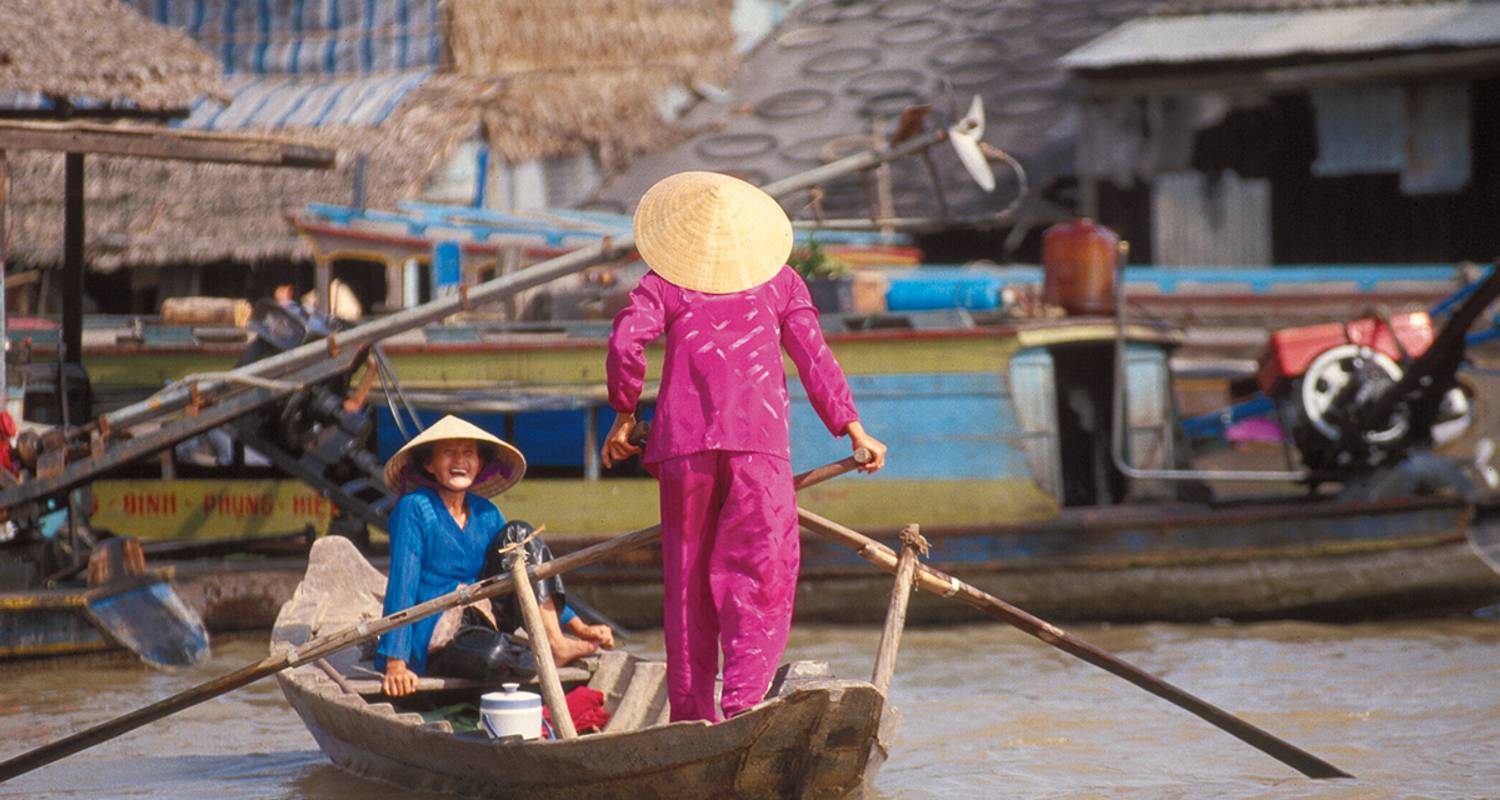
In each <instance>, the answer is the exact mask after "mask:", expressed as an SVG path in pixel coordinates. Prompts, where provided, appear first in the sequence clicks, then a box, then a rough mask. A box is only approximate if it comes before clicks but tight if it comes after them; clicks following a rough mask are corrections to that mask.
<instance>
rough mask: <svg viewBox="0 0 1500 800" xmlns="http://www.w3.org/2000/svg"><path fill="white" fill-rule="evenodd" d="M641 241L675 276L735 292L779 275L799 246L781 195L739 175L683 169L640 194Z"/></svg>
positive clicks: (694, 285) (687, 285) (681, 282)
mask: <svg viewBox="0 0 1500 800" xmlns="http://www.w3.org/2000/svg"><path fill="white" fill-rule="evenodd" d="M635 248H636V249H637V250H639V251H640V253H641V258H643V259H645V260H646V265H647V266H649V267H651V270H652V271H653V272H655V273H656V274H657V275H660V276H662V277H663V278H665V279H666V280H667V281H669V282H671V283H674V284H676V285H678V286H681V287H682V288H684V289H692V290H694V291H699V292H707V293H709V294H728V293H730V292H738V291H742V290H744V289H749V288H751V287H754V286H759V285H761V284H762V283H765V282H766V281H768V280H770V279H771V278H773V277H775V275H776V273H777V272H779V271H780V270H781V267H782V265H784V264H786V259H787V256H789V255H791V252H792V222H791V220H789V219H787V216H786V212H785V211H782V210H781V206H780V205H778V204H777V202H776V200H775V199H773V198H772V197H771V196H770V195H768V194H766V193H765V192H762V191H761V190H760V189H757V188H755V187H754V186H752V185H750V184H748V183H746V182H744V181H742V180H740V179H738V178H731V177H729V176H728V175H720V174H719V173H717V172H679V173H677V174H676V175H672V176H669V177H666V178H663V179H661V180H660V181H658V182H657V183H656V185H655V186H652V187H651V188H650V189H649V190H647V191H646V194H645V195H644V196H642V197H641V202H640V205H638V206H637V207H636V210H635Z"/></svg>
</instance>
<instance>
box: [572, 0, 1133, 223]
mask: <svg viewBox="0 0 1500 800" xmlns="http://www.w3.org/2000/svg"><path fill="white" fill-rule="evenodd" d="M1150 2H1151V0H808V2H803V3H801V4H799V5H798V6H797V7H796V10H795V11H793V12H792V13H791V14H790V15H789V16H788V18H787V19H786V20H785V21H784V22H783V23H782V24H781V25H780V26H779V27H778V28H777V29H776V31H775V32H774V33H773V34H772V35H771V36H770V37H768V38H767V39H766V40H765V41H764V42H762V43H761V44H760V46H758V47H756V48H755V49H754V50H752V51H751V52H750V54H749V55H748V56H747V57H746V60H745V63H744V66H743V67H742V68H741V69H740V72H739V74H738V75H737V76H736V77H735V79H734V81H733V82H732V83H731V84H730V85H729V86H727V87H725V88H726V89H727V91H728V97H727V98H726V99H724V100H723V101H722V102H703V103H700V104H698V105H697V106H696V107H695V108H693V109H691V110H690V111H688V112H687V114H686V116H685V117H684V118H683V119H682V121H681V122H682V125H683V127H684V128H685V129H688V130H695V131H698V133H697V134H695V135H694V136H693V137H692V138H690V139H687V140H686V141H684V142H682V143H681V144H679V145H677V146H674V147H670V148H667V149H665V150H661V151H657V152H654V153H651V154H648V155H645V156H642V157H640V158H638V159H636V160H635V161H634V162H633V163H632V164H631V166H630V167H629V169H628V170H626V172H625V173H623V174H621V175H617V176H615V177H614V178H613V179H611V181H610V183H608V184H607V185H606V186H605V188H604V189H603V190H601V191H600V193H599V195H598V198H597V205H598V206H599V207H601V208H609V209H613V210H619V211H625V212H628V211H629V210H631V208H633V207H634V205H635V202H636V200H637V199H638V198H640V196H641V195H642V194H644V193H645V191H646V190H647V189H648V188H650V186H651V185H652V184H653V183H655V182H656V181H657V180H659V179H660V178H662V177H665V176H666V175H669V174H671V173H673V172H677V171H680V170H684V169H706V170H717V171H724V172H731V173H735V174H738V175H739V176H740V177H742V178H745V179H746V180H749V181H751V182H752V183H757V184H762V183H766V182H769V181H774V180H778V179H780V178H784V177H787V176H789V175H793V174H796V173H799V172H802V171H805V170H808V169H811V168H813V167H816V166H818V165H819V164H822V163H825V162H826V161H829V160H832V159H833V158H834V157H838V156H844V155H848V154H849V153H851V152H855V151H858V150H861V149H865V148H867V147H869V146H870V144H869V143H870V131H871V128H872V124H873V121H874V120H875V119H877V118H878V119H881V120H883V121H884V126H883V128H882V130H884V131H886V132H887V133H888V132H889V129H890V128H891V127H892V125H893V123H894V121H895V119H896V117H897V116H898V115H899V114H900V113H901V110H902V109H903V108H904V107H906V106H908V105H914V104H919V103H932V104H934V106H935V108H936V113H935V114H934V119H933V120H931V123H932V124H934V125H935V124H938V123H939V122H942V121H943V120H944V118H946V116H947V114H948V112H949V111H950V105H951V106H953V108H952V111H955V112H957V113H962V111H963V109H964V108H965V107H967V105H968V103H969V99H970V97H972V96H973V95H975V94H979V95H981V96H983V98H984V106H985V114H986V116H987V118H988V126H987V128H986V132H985V140H986V141H987V142H989V143H990V144H993V145H995V146H998V147H1001V148H1003V149H1005V150H1006V151H1007V152H1009V153H1010V154H1011V155H1013V156H1015V157H1016V158H1017V159H1019V160H1020V162H1021V163H1022V164H1023V165H1025V168H1026V171H1027V173H1028V175H1029V176H1030V178H1031V179H1032V181H1033V184H1032V185H1033V186H1034V187H1041V186H1046V185H1047V184H1048V182H1050V181H1051V180H1053V179H1055V178H1056V176H1057V175H1059V174H1065V173H1068V172H1071V170H1072V168H1073V163H1074V157H1073V143H1074V141H1075V139H1076V135H1077V129H1078V120H1077V114H1076V112H1075V109H1074V107H1073V106H1072V104H1071V102H1070V101H1069V98H1068V95H1067V93H1066V92H1065V90H1064V83H1065V80H1066V78H1067V76H1066V75H1065V74H1064V73H1063V70H1062V69H1061V68H1060V67H1058V65H1057V62H1056V58H1057V56H1058V55H1060V54H1062V53H1066V52H1068V51H1069V50H1072V49H1073V48H1075V47H1077V46H1078V45H1080V44H1082V43H1084V42H1087V41H1088V40H1089V39H1090V38H1092V37H1094V36H1096V35H1098V34H1100V33H1103V32H1104V31H1107V30H1109V29H1111V28H1113V27H1114V26H1115V25H1118V24H1119V23H1120V22H1122V21H1124V20H1127V19H1130V18H1131V17H1133V16H1135V15H1137V14H1140V13H1144V12H1145V11H1146V10H1147V9H1148V8H1149V3H1150ZM932 156H933V160H934V164H935V166H936V169H937V172H938V174H939V176H940V177H941V180H942V183H943V186H944V187H945V188H944V191H945V199H946V202H947V206H948V209H949V212H950V213H951V214H952V215H954V216H963V215H977V214H983V213H992V212H994V211H996V210H998V209H999V208H1001V207H1002V206H1003V205H1004V204H1005V203H1007V202H1009V200H1010V197H1011V195H1010V194H1009V193H1008V192H1007V191H1006V190H1004V189H1002V190H1000V191H997V192H995V193H994V194H986V193H984V192H983V191H982V190H980V189H979V188H978V187H977V186H976V185H975V184H974V183H973V181H972V180H971V179H970V178H969V177H968V176H967V175H968V174H967V173H966V172H965V171H964V169H963V166H962V165H961V164H960V163H959V161H958V159H957V157H956V156H954V155H953V152H952V150H951V148H947V147H943V148H938V149H935V150H933V151H932ZM997 171H998V172H1000V173H1001V178H1002V180H1003V179H1004V178H1005V176H1004V170H1003V169H1000V170H997ZM890 172H891V183H892V198H893V206H894V208H895V211H896V213H897V215H899V216H913V217H923V216H937V215H938V214H940V213H941V208H940V206H939V204H938V202H937V199H936V196H935V195H934V192H933V189H932V183H931V180H930V178H929V176H928V173H927V171H926V169H925V167H924V165H923V163H922V162H921V161H920V160H917V159H903V160H901V161H898V162H896V163H895V164H893V165H892V166H891V170H890ZM865 187H866V184H865V181H864V180H863V179H862V178H860V177H858V176H855V177H849V178H845V179H841V180H838V181H834V182H831V183H830V184H829V185H828V186H825V187H824V189H825V190H826V194H825V195H824V196H823V198H822V207H823V210H824V211H825V213H826V214H827V215H828V216H830V217H840V216H864V215H866V214H868V213H869V207H870V201H869V194H868V193H867V192H866V188H865ZM796 202H798V203H802V202H805V198H799V199H798V200H797V201H796ZM805 213H810V212H805Z"/></svg>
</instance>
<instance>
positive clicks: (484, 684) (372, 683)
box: [348, 667, 589, 695]
mask: <svg viewBox="0 0 1500 800" xmlns="http://www.w3.org/2000/svg"><path fill="white" fill-rule="evenodd" d="M557 677H558V679H559V680H561V681H562V682H563V683H584V682H586V681H588V679H589V671H588V670H587V669H584V668H582V667H559V668H558V670H557ZM515 682H516V681H513V680H512V679H510V678H503V679H501V680H498V681H476V680H470V679H468V678H445V677H441V676H431V675H424V676H422V677H420V678H417V691H419V692H445V691H451V690H455V689H497V688H499V687H500V685H501V684H502V683H515ZM520 683H522V684H526V685H534V684H535V683H536V679H534V678H533V679H532V680H529V681H520ZM348 684H349V688H350V689H353V690H354V691H355V692H356V693H357V694H361V695H378V694H380V693H381V691H380V681H378V680H371V679H365V678H359V679H355V680H350V681H348Z"/></svg>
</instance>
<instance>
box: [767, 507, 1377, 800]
mask: <svg viewBox="0 0 1500 800" xmlns="http://www.w3.org/2000/svg"><path fill="white" fill-rule="evenodd" d="M797 513H798V516H799V518H800V519H801V522H802V527H804V528H806V529H807V530H810V531H812V532H813V533H816V534H818V535H820V536H822V537H824V538H827V539H832V540H833V541H835V542H838V543H840V544H844V545H848V546H849V547H852V548H854V549H856V550H857V551H858V552H859V556H860V557H861V558H863V559H865V560H866V561H868V562H870V563H871V564H874V565H875V566H877V567H879V568H880V569H882V570H885V571H886V572H889V573H892V574H895V572H896V567H897V558H896V554H895V552H893V551H892V550H891V549H890V548H889V547H886V546H885V545H883V544H881V543H880V542H877V541H875V540H874V539H871V538H870V537H868V536H865V535H864V534H862V533H859V532H858V531H855V530H852V529H850V528H846V527H844V526H843V525H840V524H838V523H837V522H833V521H832V520H829V519H825V518H823V517H820V516H818V515H817V514H814V513H812V512H811V511H805V510H799V511H798V512H797ZM916 581H917V588H919V589H921V590H923V591H926V592H929V593H931V594H935V595H937V596H939V597H953V598H955V599H957V600H961V601H963V602H964V603H967V604H969V605H971V606H973V607H974V608H977V609H979V610H980V611H983V612H984V613H986V614H988V615H990V616H992V617H995V618H997V619H999V620H1002V621H1004V622H1007V623H1009V624H1010V625H1012V626H1014V627H1016V628H1019V629H1020V630H1022V631H1025V632H1026V633H1029V634H1031V635H1032V636H1035V637H1036V638H1038V639H1041V640H1042V641H1044V642H1046V643H1047V644H1050V645H1052V646H1053V647H1056V648H1057V649H1059V650H1062V651H1063V652H1066V653H1068V654H1070V655H1074V656H1077V657H1078V658H1081V659H1083V660H1084V661H1087V662H1088V663H1090V664H1093V665H1094V666H1096V667H1099V668H1100V669H1102V670H1105V671H1106V672H1109V673H1111V674H1113V675H1117V676H1119V677H1121V678H1124V679H1125V680H1127V681H1130V682H1131V683H1133V684H1135V685H1136V686H1139V687H1140V688H1142V689H1145V690H1146V691H1148V692H1150V693H1152V694H1154V695H1156V696H1157V697H1160V698H1162V699H1163V700H1166V701H1167V702H1169V703H1172V704H1174V705H1176V706H1179V707H1181V708H1183V709H1186V710H1187V711H1190V712H1192V713H1194V714H1196V715H1198V716H1199V717H1202V718H1203V719H1204V720H1206V721H1208V722H1209V724H1211V725H1214V726H1215V727H1217V728H1219V729H1221V730H1223V731H1225V732H1227V733H1229V734H1230V735H1232V736H1234V737H1236V738H1238V739H1239V740H1240V741H1243V742H1245V743H1246V744H1248V745H1250V746H1251V747H1254V748H1256V749H1258V750H1260V751H1261V752H1263V753H1265V754H1267V755H1269V756H1271V757H1272V758H1275V759H1277V760H1278V761H1281V762H1282V763H1283V764H1286V765H1287V766H1289V767H1291V768H1293V769H1295V770H1297V771H1298V772H1301V773H1302V774H1303V775H1306V776H1308V777H1309V778H1352V777H1354V776H1352V775H1350V774H1349V773H1347V772H1345V771H1343V770H1341V769H1339V768H1338V767H1335V766H1334V765H1332V764H1330V763H1328V762H1327V761H1324V760H1323V759H1321V758H1318V757H1317V756H1315V755H1313V754H1312V753H1309V752H1307V751H1306V750H1303V749H1301V748H1299V747H1297V746H1296V745H1293V744H1291V743H1290V742H1287V741H1285V740H1282V739H1279V738H1277V737H1276V736H1273V735H1271V734H1270V733H1268V732H1266V731H1264V730H1262V729H1260V728H1257V727H1256V726H1254V725H1251V724H1250V723H1248V722H1246V721H1244V720H1242V719H1240V718H1239V717H1236V716H1235V715H1233V714H1231V713H1229V712H1228V711H1225V710H1224V709H1222V708H1219V707H1218V706H1215V705H1213V704H1212V703H1209V702H1207V701H1204V700H1201V699H1199V698H1197V697H1195V696H1193V695H1191V694H1189V693H1188V692H1185V691H1183V690H1182V689H1179V688H1177V687H1176V686H1173V685H1172V684H1170V683H1167V682H1166V681H1164V680H1162V679H1161V678H1158V677H1156V676H1154V675H1152V674H1150V673H1148V672H1146V671H1144V670H1142V669H1140V668H1138V667H1135V666H1132V665H1131V664H1129V663H1127V662H1126V661H1124V660H1122V659H1120V658H1119V657H1118V656H1115V655H1113V654H1111V653H1109V652H1107V651H1105V650H1101V649H1100V648H1098V647H1095V646H1094V645H1092V644H1089V643H1088V642H1086V641H1084V640H1082V639H1079V638H1078V637H1077V636H1074V635H1073V634H1071V633H1068V632H1067V631H1065V630H1063V629H1061V628H1059V627H1057V626H1056V625H1053V624H1052V623H1050V622H1047V621H1046V620H1044V619H1041V618H1039V617H1036V616H1033V615H1032V614H1030V613H1027V612H1026V611H1023V610H1021V609H1019V608H1016V607H1015V606H1013V605H1011V604H1009V603H1007V602H1005V601H1004V600H1001V599H999V598H997V597H995V596H993V595H991V594H989V593H987V592H984V591H981V590H979V589H977V588H975V587H973V586H971V585H969V584H967V583H965V582H963V581H961V580H959V579H958V578H955V577H953V576H952V575H949V574H947V573H945V572H941V571H939V570H936V569H933V568H932V567H929V566H927V565H926V564H918V565H917V577H916Z"/></svg>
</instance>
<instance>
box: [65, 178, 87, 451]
mask: <svg viewBox="0 0 1500 800" xmlns="http://www.w3.org/2000/svg"><path fill="white" fill-rule="evenodd" d="M64 158H65V167H64V177H63V182H64V183H65V184H66V203H65V211H64V213H63V287H62V289H63V291H62V322H63V351H64V358H65V359H66V360H67V362H68V363H70V364H82V363H83V240H84V230H85V226H84V219H83V153H68V154H67V155H66V156H65V157H64ZM63 403H64V404H66V403H67V400H66V398H65V399H64V400H63ZM74 421H75V422H77V420H74Z"/></svg>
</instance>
